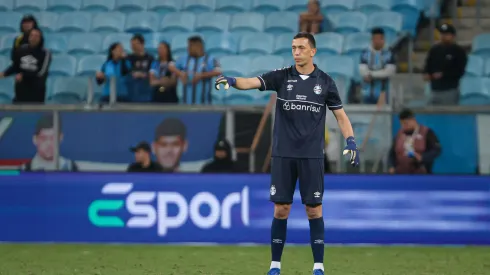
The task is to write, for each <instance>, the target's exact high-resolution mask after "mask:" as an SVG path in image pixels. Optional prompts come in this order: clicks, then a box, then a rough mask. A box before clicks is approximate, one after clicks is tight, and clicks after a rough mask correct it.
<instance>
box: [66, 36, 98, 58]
mask: <svg viewBox="0 0 490 275" xmlns="http://www.w3.org/2000/svg"><path fill="white" fill-rule="evenodd" d="M101 51H102V36H101V35H99V34H96V33H80V34H73V35H72V36H71V37H70V38H69V39H68V48H67V52H68V53H69V54H72V55H75V56H82V55H87V54H97V53H100V52H101Z"/></svg>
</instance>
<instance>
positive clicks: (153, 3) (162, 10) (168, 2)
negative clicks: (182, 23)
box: [148, 0, 182, 14]
mask: <svg viewBox="0 0 490 275" xmlns="http://www.w3.org/2000/svg"><path fill="white" fill-rule="evenodd" d="M181 7H182V0H165V1H162V0H149V1H148V11H154V12H157V13H159V14H166V13H169V12H176V11H179V10H180V8H181Z"/></svg>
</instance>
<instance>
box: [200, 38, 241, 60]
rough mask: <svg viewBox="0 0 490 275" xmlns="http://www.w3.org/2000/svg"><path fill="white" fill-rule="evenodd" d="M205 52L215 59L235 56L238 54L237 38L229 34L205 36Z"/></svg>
mask: <svg viewBox="0 0 490 275" xmlns="http://www.w3.org/2000/svg"><path fill="white" fill-rule="evenodd" d="M206 52H207V53H208V54H210V55H213V56H215V57H221V56H224V55H235V54H237V52H238V38H237V37H236V36H234V35H232V34H230V33H224V34H213V35H210V36H207V37H206Z"/></svg>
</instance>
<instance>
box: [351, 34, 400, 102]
mask: <svg viewBox="0 0 490 275" xmlns="http://www.w3.org/2000/svg"><path fill="white" fill-rule="evenodd" d="M371 36H372V38H371V39H372V44H371V47H369V48H368V49H365V50H364V51H363V52H362V54H361V63H360V64H359V72H360V74H361V76H362V79H363V82H362V103H364V104H378V106H382V105H383V104H385V103H387V100H388V97H387V93H388V90H389V86H390V83H389V80H390V77H391V76H393V75H394V74H395V72H396V65H395V58H394V55H393V53H392V52H391V50H390V49H387V48H385V35H384V30H383V29H381V28H374V29H373V30H372V31H371Z"/></svg>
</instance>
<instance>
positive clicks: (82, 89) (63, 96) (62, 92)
mask: <svg viewBox="0 0 490 275" xmlns="http://www.w3.org/2000/svg"><path fill="white" fill-rule="evenodd" d="M87 91H88V79H87V78H85V77H57V78H55V80H54V83H53V93H52V94H51V95H49V97H48V102H47V103H50V104H80V103H82V102H83V100H84V99H85V98H86V97H87Z"/></svg>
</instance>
